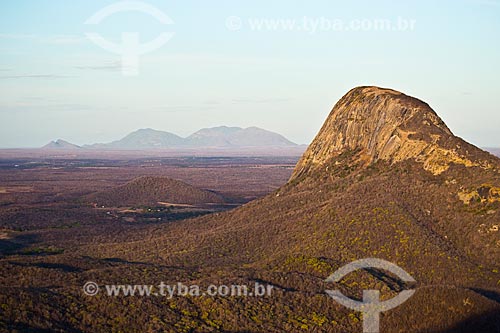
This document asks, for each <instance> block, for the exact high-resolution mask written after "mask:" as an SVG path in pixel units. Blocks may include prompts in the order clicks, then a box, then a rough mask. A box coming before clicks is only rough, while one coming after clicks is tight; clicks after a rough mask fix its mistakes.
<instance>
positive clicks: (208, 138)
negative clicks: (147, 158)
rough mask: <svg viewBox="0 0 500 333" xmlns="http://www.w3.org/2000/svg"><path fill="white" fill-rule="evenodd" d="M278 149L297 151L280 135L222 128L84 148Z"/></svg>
mask: <svg viewBox="0 0 500 333" xmlns="http://www.w3.org/2000/svg"><path fill="white" fill-rule="evenodd" d="M207 147H210V148H244V147H252V148H255V147H257V148H279V147H297V145H296V144H295V143H293V142H291V141H289V140H288V139H286V138H285V137H283V136H282V135H280V134H277V133H274V132H271V131H267V130H264V129H261V128H258V127H248V128H241V127H227V126H219V127H213V128H204V129H201V130H199V131H197V132H195V133H193V134H191V135H190V136H188V137H186V138H182V137H180V136H178V135H175V134H173V133H169V132H164V131H158V130H154V129H150V128H148V129H140V130H137V131H135V132H132V133H130V134H128V135H127V136H125V137H124V138H122V139H120V140H117V141H113V142H110V143H97V144H92V145H85V146H84V148H92V149H117V150H144V149H146V150H147V149H164V148H168V149H196V148H207Z"/></svg>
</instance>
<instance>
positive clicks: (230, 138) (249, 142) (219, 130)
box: [186, 126, 296, 147]
mask: <svg viewBox="0 0 500 333" xmlns="http://www.w3.org/2000/svg"><path fill="white" fill-rule="evenodd" d="M186 143H187V145H188V146H191V147H206V146H212V147H269V146H272V147H280V146H296V144H295V143H293V142H291V141H290V140H288V139H286V138H285V137H284V136H282V135H280V134H277V133H274V132H270V131H266V130H264V129H261V128H258V127H248V128H240V127H227V126H220V127H213V128H204V129H201V130H199V131H198V132H196V133H193V134H191V135H190V136H188V137H187V138H186Z"/></svg>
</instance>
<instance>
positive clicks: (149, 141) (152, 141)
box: [84, 128, 184, 149]
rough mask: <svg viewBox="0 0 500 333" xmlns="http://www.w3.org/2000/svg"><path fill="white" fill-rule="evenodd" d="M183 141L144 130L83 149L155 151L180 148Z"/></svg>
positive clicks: (169, 134) (154, 131) (162, 133)
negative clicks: (156, 149)
mask: <svg viewBox="0 0 500 333" xmlns="http://www.w3.org/2000/svg"><path fill="white" fill-rule="evenodd" d="M183 141H184V139H183V138H181V137H180V136H177V135H175V134H173V133H169V132H163V131H157V130H154V129H151V128H146V129H140V130H137V131H135V132H132V133H130V134H128V135H127V136H125V137H124V138H123V139H120V140H117V141H113V142H110V143H97V144H93V145H88V146H84V147H85V148H103V149H155V148H166V147H177V146H181V145H183Z"/></svg>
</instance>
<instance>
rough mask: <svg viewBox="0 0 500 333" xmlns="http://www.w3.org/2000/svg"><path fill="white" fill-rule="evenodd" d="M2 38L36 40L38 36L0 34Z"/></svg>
mask: <svg viewBox="0 0 500 333" xmlns="http://www.w3.org/2000/svg"><path fill="white" fill-rule="evenodd" d="M0 38H4V39H34V38H36V35H33V34H0Z"/></svg>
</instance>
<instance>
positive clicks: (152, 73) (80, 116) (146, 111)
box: [0, 0, 500, 147]
mask: <svg viewBox="0 0 500 333" xmlns="http://www.w3.org/2000/svg"><path fill="white" fill-rule="evenodd" d="M116 2H117V1H107V0H72V1H68V0H2V1H1V2H0V147H34V146H41V145H43V144H45V143H47V142H48V141H50V140H52V139H56V138H63V139H66V140H68V141H71V142H74V143H77V144H83V143H93V142H106V141H111V140H114V139H118V138H120V137H122V136H124V135H125V134H127V133H128V132H131V131H133V130H135V129H138V128H146V127H151V128H155V129H160V130H166V131H171V132H174V133H176V134H179V135H183V136H185V135H188V134H190V133H192V132H193V131H195V130H198V129H200V128H202V127H212V126H218V125H228V126H241V127H248V126H259V127H262V128H265V129H269V130H272V131H276V132H279V133H281V134H283V135H285V136H286V137H288V138H289V139H291V140H292V141H295V142H298V143H309V142H310V141H311V140H312V138H313V137H314V135H315V134H316V133H317V132H318V130H319V128H320V126H321V124H322V123H323V121H324V120H325V118H326V116H327V115H328V113H329V111H330V110H331V108H332V106H333V105H334V103H335V102H336V101H337V100H338V99H339V98H340V97H341V96H342V95H343V94H344V93H346V92H347V91H348V90H349V89H350V88H353V87H355V86H359V85H378V86H383V87H390V88H394V89H397V90H400V91H403V92H405V93H407V94H410V95H412V96H415V97H418V98H420V99H423V100H424V101H426V102H428V103H429V104H430V105H431V106H432V107H433V108H434V110H436V112H438V114H439V115H440V116H441V117H442V118H443V119H444V120H445V121H446V122H447V124H448V125H449V127H450V128H451V129H452V131H454V133H455V134H457V135H459V136H461V137H463V138H464V139H466V140H468V141H470V142H472V143H474V144H476V145H479V146H496V147H498V146H500V135H499V130H498V128H499V125H500V108H499V105H500V63H499V62H500V43H499V42H498V40H499V36H500V2H499V1H495V0H481V1H480V0H453V1H452V0H449V1H435V0H432V1H431V0H415V1H401V0H397V1H396V0H394V1H368V0H367V1H345V0H343V1H332V0H324V1H320V0H316V1H290V0H287V1H269V0H267V1H261V0H251V1H250V0H249V1H245V2H243V1H233V0H227V1H219V0H213V1H202V0H199V1H191V0H182V1H181V0H178V1H167V0H147V1H144V2H143V4H150V5H152V6H154V7H155V8H157V9H158V10H159V11H161V12H162V13H164V14H166V15H167V16H168V17H169V18H170V19H171V20H172V21H173V24H162V21H161V20H160V21H159V20H157V18H155V17H153V16H151V15H149V14H148V13H144V12H139V11H128V12H117V13H115V14H113V15H110V16H108V17H106V18H103V20H102V21H101V22H100V23H99V24H96V25H89V24H85V22H86V21H87V19H89V18H90V17H91V16H92V15H93V14H94V13H96V12H98V11H99V10H100V9H102V8H103V7H106V6H108V5H111V4H115V3H116ZM129 4H130V3H129ZM136 5H137V4H136ZM381 19H384V20H385V22H389V24H390V28H387V25H385V24H386V23H384V25H382V27H381V28H379V29H377V28H374V27H376V26H377V24H379V23H377V22H379V21H380V20H381ZM280 20H281V21H280ZM411 22H413V29H411V27H410V25H411ZM164 23H165V22H164ZM86 32H87V33H89V32H90V33H99V34H100V35H101V36H102V37H103V38H104V39H106V40H108V41H109V42H111V43H115V44H119V43H121V38H122V33H123V32H137V33H139V38H140V42H141V43H145V42H148V41H151V40H154V39H155V38H156V37H157V36H159V35H160V34H161V33H163V32H171V33H174V35H173V37H172V38H171V39H170V40H168V42H166V43H165V44H164V45H163V46H162V47H160V48H158V49H156V50H154V51H152V52H149V53H146V54H144V55H141V56H140V57H139V58H138V59H139V67H138V68H139V74H138V75H134V76H124V75H123V74H122V63H121V60H122V56H121V55H119V54H113V53H111V52H109V51H108V50H105V49H103V48H101V47H100V46H98V45H96V44H94V43H93V42H92V41H91V40H90V39H89V38H87V37H86V35H85V33H86Z"/></svg>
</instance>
